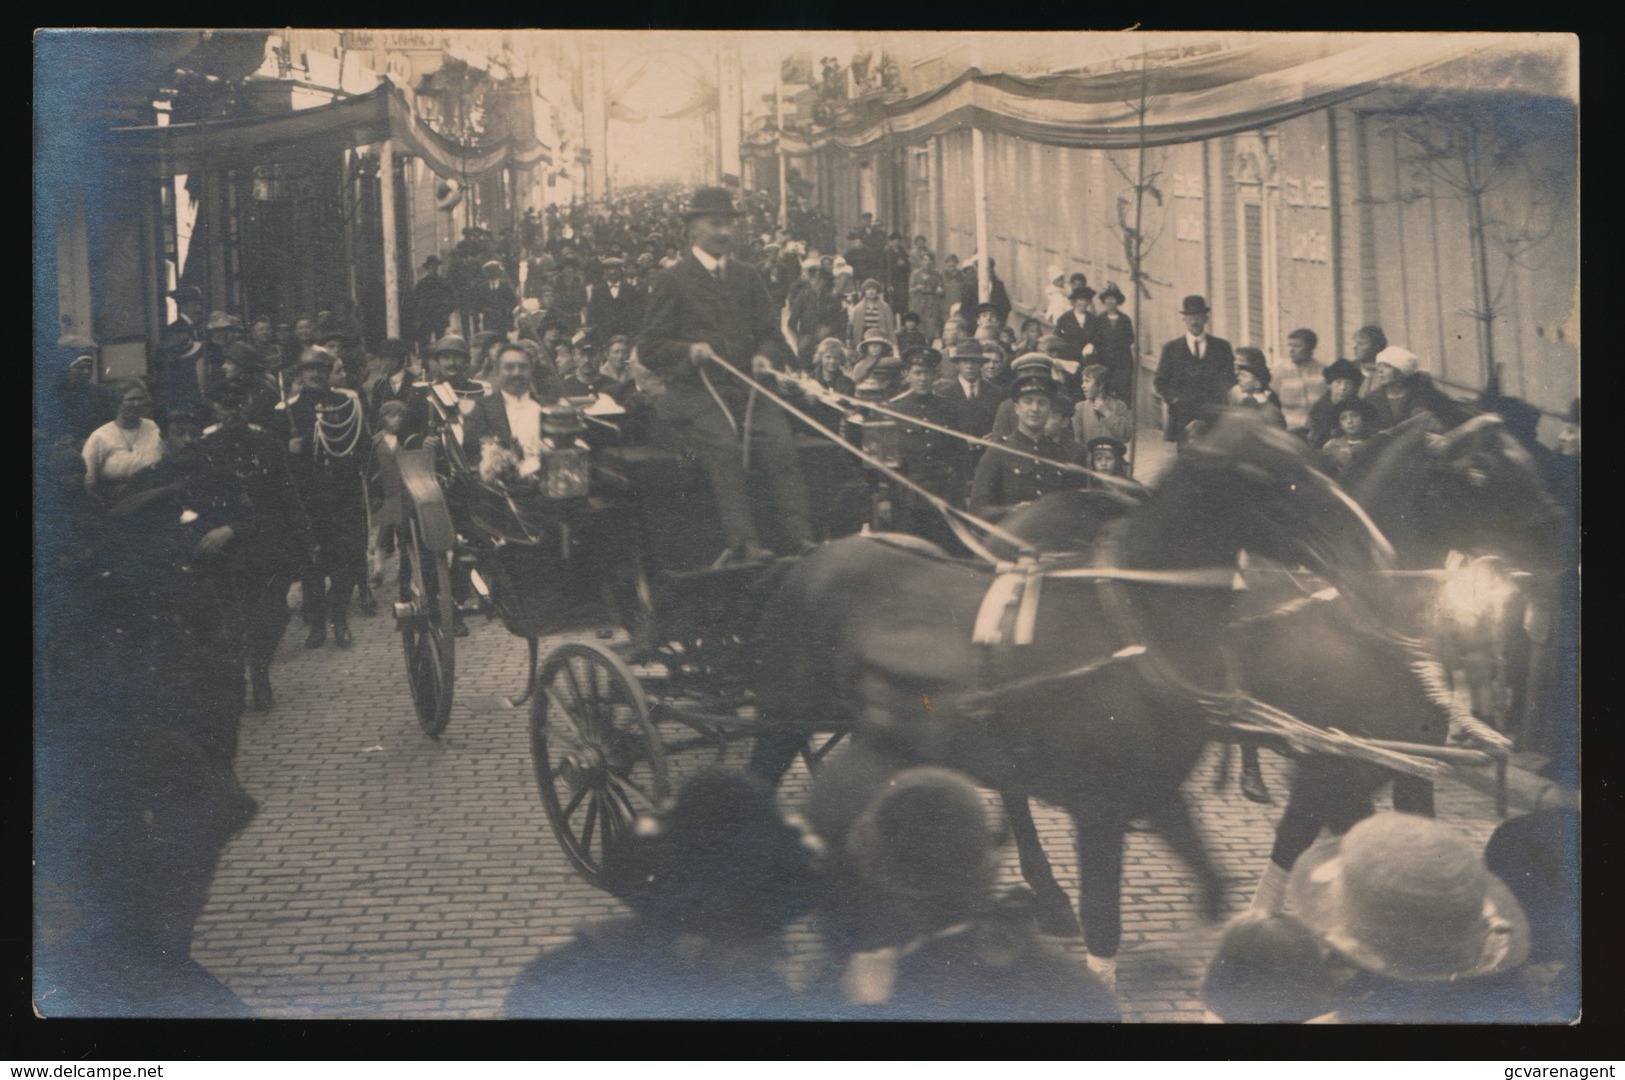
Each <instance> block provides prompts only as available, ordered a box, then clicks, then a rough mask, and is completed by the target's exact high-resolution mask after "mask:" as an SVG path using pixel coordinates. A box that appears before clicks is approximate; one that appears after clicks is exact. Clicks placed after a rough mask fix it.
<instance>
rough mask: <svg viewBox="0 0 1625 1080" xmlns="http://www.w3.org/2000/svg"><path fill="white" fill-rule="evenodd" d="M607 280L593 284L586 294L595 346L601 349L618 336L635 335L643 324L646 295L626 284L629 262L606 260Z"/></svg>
mask: <svg viewBox="0 0 1625 1080" xmlns="http://www.w3.org/2000/svg"><path fill="white" fill-rule="evenodd" d="M603 266H604V281H603V284H601V285H593V286H591V287H590V288H589V290H588V295H587V325H588V326H590V327H592V340H593V344H595V345H597V346H598V347H599V348H600V349H602V348H604V347H605V346H607V345H608V344H609V339H610V338H612V337H615V336H616V335H618V334H625V335H628V336H630V335H632V334H636V333H637V332H638V328H639V327H641V326H642V325H643V299H644V298H643V294H642V293H641V292H640V291H638V290H637V289H635V288H633V287H632V286H630V285H628V284H627V283H626V261H625V260H624V259H619V258H615V257H613V256H612V257H610V258H608V259H605V260H604V263H603Z"/></svg>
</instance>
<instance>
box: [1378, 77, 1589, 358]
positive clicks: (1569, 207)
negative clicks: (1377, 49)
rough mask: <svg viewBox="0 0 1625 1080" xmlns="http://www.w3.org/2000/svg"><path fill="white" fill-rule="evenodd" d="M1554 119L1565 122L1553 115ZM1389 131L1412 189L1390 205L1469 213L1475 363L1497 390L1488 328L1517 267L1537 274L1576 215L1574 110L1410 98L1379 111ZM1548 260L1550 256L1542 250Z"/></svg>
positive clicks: (1438, 96)
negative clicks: (1555, 236)
mask: <svg viewBox="0 0 1625 1080" xmlns="http://www.w3.org/2000/svg"><path fill="white" fill-rule="evenodd" d="M1559 113H1561V114H1563V115H1559ZM1386 116H1387V119H1388V125H1387V130H1388V131H1389V132H1391V133H1393V134H1395V135H1397V136H1399V137H1400V138H1401V139H1402V140H1403V141H1404V145H1406V146H1407V147H1408V148H1409V152H1408V153H1406V154H1405V155H1404V160H1405V161H1406V162H1407V164H1408V165H1409V166H1410V168H1411V179H1412V183H1413V185H1414V187H1413V189H1412V190H1411V191H1409V192H1403V193H1400V195H1398V196H1397V197H1398V198H1400V199H1401V200H1403V201H1406V202H1410V201H1415V200H1417V199H1425V198H1444V199H1459V200H1462V201H1463V202H1464V203H1465V205H1466V211H1467V213H1466V217H1467V238H1468V245H1469V250H1470V253H1471V258H1472V264H1473V266H1472V269H1473V306H1472V307H1471V308H1470V309H1467V310H1466V311H1464V312H1463V314H1466V315H1468V316H1469V317H1471V318H1473V319H1474V320H1476V321H1477V322H1478V324H1479V326H1480V333H1479V362H1480V367H1481V369H1482V372H1483V376H1484V385H1485V386H1486V388H1489V387H1493V386H1495V385H1496V382H1497V379H1496V374H1497V370H1498V368H1497V364H1496V358H1495V320H1496V318H1497V316H1498V315H1499V314H1500V313H1501V312H1502V311H1503V310H1504V309H1505V305H1504V298H1505V295H1506V290H1507V286H1508V284H1509V282H1510V280H1511V276H1512V272H1513V270H1514V268H1518V267H1522V268H1524V269H1531V270H1533V269H1539V268H1540V263H1541V261H1542V260H1541V258H1540V256H1541V253H1542V247H1543V245H1544V244H1545V241H1546V240H1547V239H1548V238H1549V237H1550V236H1551V235H1552V233H1553V232H1554V231H1555V229H1556V228H1557V226H1558V223H1559V222H1560V221H1561V220H1562V219H1563V217H1564V216H1565V215H1569V214H1572V213H1573V192H1574V183H1573V173H1572V166H1573V145H1572V141H1570V142H1569V145H1567V146H1565V145H1563V135H1564V133H1565V132H1567V133H1569V135H1570V137H1571V140H1572V132H1573V110H1572V107H1571V106H1570V105H1569V104H1568V103H1567V102H1555V101H1547V100H1544V99H1522V100H1520V99H1512V98H1501V97H1495V98H1486V97H1483V96H1478V97H1471V98H1469V97H1462V96H1456V95H1446V94H1443V93H1428V94H1422V95H1417V96H1416V97H1414V98H1412V99H1411V100H1410V101H1408V102H1406V103H1404V104H1403V105H1401V106H1400V107H1398V108H1395V109H1393V110H1389V111H1387V112H1386ZM1546 250H1547V251H1548V252H1549V251H1550V250H1551V249H1549V248H1547V249H1546Z"/></svg>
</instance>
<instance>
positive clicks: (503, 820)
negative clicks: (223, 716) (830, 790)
mask: <svg viewBox="0 0 1625 1080" xmlns="http://www.w3.org/2000/svg"><path fill="white" fill-rule="evenodd" d="M471 625H472V635H471V636H470V637H468V638H464V639H460V640H459V641H458V643H457V644H458V650H457V665H458V669H457V676H458V683H457V697H456V704H455V706H454V710H453V713H452V720H451V723H450V725H449V727H448V728H447V730H446V733H445V734H444V735H443V736H442V737H441V738H440V739H438V740H434V739H429V738H427V737H425V736H424V735H423V734H422V732H421V730H420V729H419V727H418V724H417V720H416V717H415V715H414V714H413V711H412V705H411V700H410V697H409V694H408V690H407V686H406V683H405V680H404V677H403V662H402V657H401V652H400V644H399V638H398V636H397V635H396V633H395V631H394V628H393V622H392V620H391V619H390V618H389V616H388V615H387V614H380V615H379V616H377V617H376V618H372V619H364V618H356V619H354V621H353V623H352V626H353V628H354V631H355V637H356V645H355V648H353V649H351V650H349V651H340V650H338V649H336V648H334V647H333V646H332V645H331V644H328V645H327V646H325V647H324V648H322V649H321V650H319V651H307V650H306V649H305V648H304V647H303V639H304V634H303V629H302V627H301V626H300V625H299V624H298V623H297V622H296V623H295V625H294V626H293V627H291V628H290V630H289V632H288V634H287V636H286V637H285V639H284V641H283V646H282V651H281V653H280V654H279V656H278V664H277V667H276V668H275V669H274V678H275V681H276V688H277V705H276V709H275V710H274V711H273V712H271V713H269V714H255V713H250V714H247V716H246V717H245V720H244V724H243V737H242V748H241V751H240V753H239V757H238V772H239V774H240V776H241V778H242V781H243V783H244V785H245V786H246V787H247V788H248V790H249V792H250V793H251V794H252V795H253V796H254V797H255V798H256V799H257V800H258V801H259V804H260V812H259V815H258V817H257V818H256V820H255V821H254V822H253V823H252V824H251V825H250V826H249V827H248V829H247V830H246V831H245V832H244V833H243V834H242V835H241V836H240V837H238V838H237V840H236V841H235V842H234V843H233V844H232V846H231V847H230V848H229V849H228V850H227V852H226V854H225V856H224V858H223V860H222V863H221V866H220V870H219V873H218V876H217V877H216V880H215V883H214V889H213V893H212V896H211V902H210V904H209V907H208V909H207V911H206V912H205V914H204V917H203V919H202V920H201V921H200V923H199V926H198V932H197V937H196V942H195V946H194V955H195V956H196V958H197V959H198V960H199V961H200V962H201V963H202V964H204V966H206V967H207V968H209V969H210V970H211V971H213V972H214V973H215V974H216V975H218V976H219V977H220V978H221V979H222V980H224V981H225V982H226V983H227V984H228V985H230V986H231V987H232V989H234V990H235V991H236V992H237V993H238V994H240V995H241V996H242V997H243V999H244V1000H245V1001H247V1002H248V1003H249V1005H250V1006H251V1007H252V1008H254V1009H255V1010H256V1011H257V1012H258V1013H259V1014H260V1015H262V1016H266V1017H284V1018H289V1017H304V1018H318V1017H350V1018H369V1017H371V1018H489V1017H498V1016H500V1015H501V1007H502V1000H503V997H504V996H505V994H506V992H507V989H508V986H509V984H510V983H511V981H512V979H513V977H514V976H515V974H516V973H517V972H518V970H519V969H520V967H521V966H522V965H524V964H525V963H526V962H528V961H529V960H530V958H531V957H532V956H534V955H535V953H536V952H537V950H538V949H541V948H543V947H548V946H554V945H559V944H562V943H564V942H566V941H568V940H569V939H570V937H571V935H572V934H573V932H574V930H575V928H576V927H578V926H579V925H581V924H582V923H584V922H590V921H594V920H601V919H605V918H609V917H612V916H614V915H616V914H619V913H622V912H623V911H624V909H623V908H622V907H621V906H620V905H619V904H618V903H617V902H616V901H615V900H614V899H612V898H611V897H610V896H609V895H607V894H606V893H603V892H601V891H599V890H597V889H595V888H593V887H592V886H589V885H587V884H586V883H585V882H583V881H582V880H581V879H580V878H579V877H577V876H576V874H575V872H574V871H573V870H572V868H571V866H570V864H569V862H568V860H567V859H566V857H565V855H564V854H563V852H562V850H561V849H560V848H559V846H558V844H557V842H556V841H555V839H554V836H553V833H552V830H551V828H550V826H549V825H548V822H547V818H546V816H545V813H544V811H543V807H542V801H541V798H540V796H539V794H538V792H537V788H536V783H535V778H534V773H533V771H532V764H531V754H530V745H529V737H528V734H527V724H528V711H527V710H525V709H512V708H509V707H508V706H507V704H506V703H505V701H504V695H507V694H511V693H517V692H518V691H519V690H520V689H521V687H522V685H523V682H524V676H525V657H524V646H523V643H522V642H521V641H520V639H518V638H514V637H511V636H510V635H509V634H507V633H506V631H505V630H504V629H503V627H502V626H501V625H500V624H499V623H497V622H494V621H486V620H484V619H475V620H473V621H472V624H471ZM559 640H563V639H559ZM553 644H557V641H546V640H544V642H543V645H542V652H543V655H544V656H545V655H546V652H547V650H548V648H549V647H550V646H551V645H553ZM747 752H748V746H747V745H743V744H742V745H737V746H735V747H734V748H733V749H732V750H730V752H729V755H728V758H727V760H728V761H729V762H731V763H742V761H743V758H744V756H745V754H746V753H747ZM713 760H715V758H714V755H713V754H710V753H707V752H697V751H696V752H690V753H688V754H686V755H683V757H681V758H679V759H678V760H675V761H673V762H672V768H673V772H674V779H677V780H680V779H681V777H682V776H683V774H684V773H685V772H686V771H689V770H692V769H694V768H697V767H700V766H702V765H704V764H708V763H710V762H712V761H713ZM1218 760H1219V751H1218V750H1217V749H1215V750H1213V751H1211V752H1210V753H1209V755H1208V756H1207V757H1206V758H1205V759H1204V760H1203V762H1202V764H1201V765H1200V766H1199V767H1198V769H1197V772H1196V774H1195V775H1194V776H1193V777H1192V779H1191V781H1190V783H1189V785H1188V788H1187V791H1188V796H1189V798H1190V799H1191V801H1192V804H1193V808H1194V815H1195V817H1196V820H1197V823H1198V825H1199V827H1200V828H1201V830H1202V832H1203V834H1204V835H1205V837H1206V838H1207V840H1208V842H1209V844H1210V845H1211V848H1212V850H1213V851H1214V852H1215V855H1216V858H1217V859H1218V860H1219V865H1220V871H1221V873H1223V874H1225V875H1226V877H1227V880H1228V881H1229V882H1230V889H1229V908H1230V910H1231V911H1237V910H1240V909H1241V908H1242V907H1244V906H1245V904H1246V903H1247V901H1248V899H1249V898H1250V896H1251V892H1252V888H1253V885H1254V883H1255V881H1256V876H1257V874H1258V873H1259V872H1260V871H1261V870H1262V868H1263V866H1264V863H1265V859H1266V858H1267V853H1268V850H1269V844H1270V840H1271V830H1272V827H1273V823H1274V821H1275V819H1276V817H1277V815H1278V813H1279V807H1278V806H1273V807H1271V806H1258V805H1255V804H1253V803H1249V802H1247V801H1245V800H1243V799H1242V798H1241V796H1240V795H1239V794H1238V793H1237V791H1236V789H1235V785H1234V783H1233V782H1232V783H1231V784H1229V785H1227V787H1226V789H1225V790H1224V791H1222V792H1215V791H1213V790H1212V788H1213V785H1212V781H1213V778H1214V775H1215V770H1216V768H1217V764H1218ZM1264 764H1265V769H1266V775H1267V776H1268V778H1269V781H1270V784H1271V787H1272V789H1273V791H1274V792H1275V794H1276V796H1277V798H1281V797H1283V796H1284V795H1285V791H1286V783H1285V777H1284V775H1283V771H1282V769H1281V768H1280V762H1279V759H1277V758H1275V757H1274V756H1272V755H1269V754H1266V755H1264ZM807 781H808V778H807V775H806V773H805V772H804V771H803V766H802V765H801V764H800V763H798V764H797V766H796V771H795V772H794V773H792V774H791V776H790V777H789V778H788V779H787V781H786V783H785V784H784V787H783V789H782V798H783V800H784V803H785V805H786V806H787V807H796V806H798V805H800V804H801V803H802V802H804V800H805V798H806V796H807V791H808V782H807ZM989 798H990V800H991V799H992V796H991V795H989ZM1439 803H1440V816H1441V817H1442V818H1443V819H1444V820H1447V821H1451V822H1453V823H1455V824H1457V825H1459V826H1461V827H1463V828H1465V829H1466V830H1467V831H1469V832H1470V833H1471V834H1472V835H1473V836H1474V837H1475V838H1476V839H1478V840H1482V839H1484V837H1485V836H1487V834H1488V831H1489V829H1490V828H1491V826H1492V818H1493V809H1492V807H1491V805H1490V802H1489V800H1487V799H1485V798H1482V797H1480V796H1478V795H1476V794H1474V793H1472V792H1469V791H1467V790H1466V789H1464V788H1461V787H1459V786H1456V785H1446V786H1443V787H1441V790H1440V796H1439ZM1038 824H1039V828H1040V831H1041V834H1042V836H1043V839H1044V842H1045V846H1046V848H1047V849H1048V851H1049V854H1050V856H1051V858H1052V860H1053V862H1054V864H1055V868H1056V871H1057V875H1058V877H1059V878H1060V880H1061V882H1062V884H1063V885H1064V886H1065V887H1066V888H1067V889H1068V890H1069V892H1072V894H1073V895H1074V896H1075V891H1074V890H1075V888H1076V860H1075V857H1074V855H1073V853H1072V851H1071V830H1070V825H1069V824H1068V823H1067V822H1066V821H1065V819H1064V818H1063V817H1062V816H1061V815H1060V814H1058V813H1056V812H1054V811H1052V810H1049V809H1047V808H1043V807H1039V808H1038ZM1002 876H1003V878H1004V883H1005V884H1012V885H1013V884H1016V883H1017V882H1019V880H1020V875H1019V870H1018V869H1017V866H1016V858H1015V853H1014V850H1013V848H1012V849H1009V850H1007V851H1006V853H1005V864H1004V868H1003V872H1002ZM1124 885H1125V894H1124V898H1123V911H1124V937H1123V947H1122V951H1121V953H1120V954H1119V964H1120V967H1119V986H1118V989H1119V995H1120V997H1121V999H1122V1002H1123V1009H1124V1015H1125V1018H1127V1019H1130V1020H1139V1021H1196V1020H1199V1019H1200V1018H1201V1015H1202V1009H1201V1005H1200V1003H1199V1001H1198V998H1197V988H1198V987H1199V985H1200V980H1201V974H1202V971H1203V968H1204V965H1205V964H1206V961H1207V959H1208V957H1209V955H1210V954H1211V952H1212V949H1213V945H1214V942H1215V940H1216V938H1217V934H1218V926H1217V925H1209V924H1204V923H1203V922H1202V920H1201V919H1200V917H1199V915H1198V914H1197V903H1196V899H1195V884H1194V879H1192V878H1191V876H1190V875H1189V874H1188V873H1187V871H1186V870H1185V868H1184V867H1183V866H1182V865H1181V864H1179V863H1178V862H1177V861H1176V860H1175V859H1174V858H1173V856H1172V855H1171V854H1170V853H1169V852H1168V850H1167V849H1166V847H1165V846H1164V845H1163V843H1162V841H1161V840H1160V839H1159V838H1157V837H1155V836H1153V835H1151V834H1148V833H1141V832H1136V833H1133V834H1131V835H1130V837H1129V840H1128V848H1127V853H1126V856H1125V882H1124ZM789 941H790V955H789V960H788V963H789V970H788V975H789V977H790V979H791V981H792V983H793V984H795V983H798V982H804V981H805V980H806V979H807V978H808V977H809V974H810V972H811V970H812V968H813V966H814V964H815V962H816V961H817V959H818V957H819V945H818V939H817V935H816V934H815V933H814V932H813V930H812V929H811V928H810V927H809V926H798V927H796V928H794V929H793V930H792V932H791V933H790V935H789ZM1068 946H1069V947H1070V948H1072V949H1074V950H1075V951H1076V952H1077V953H1078V955H1080V956H1081V955H1082V954H1083V949H1082V945H1081V943H1078V942H1069V943H1068Z"/></svg>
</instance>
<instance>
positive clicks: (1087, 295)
mask: <svg viewBox="0 0 1625 1080" xmlns="http://www.w3.org/2000/svg"><path fill="white" fill-rule="evenodd" d="M1094 298H1095V290H1093V289H1091V288H1090V287H1089V286H1087V285H1079V286H1078V287H1077V288H1076V289H1073V290H1072V292H1071V293H1070V294H1069V295H1068V296H1067V299H1068V300H1093V299H1094Z"/></svg>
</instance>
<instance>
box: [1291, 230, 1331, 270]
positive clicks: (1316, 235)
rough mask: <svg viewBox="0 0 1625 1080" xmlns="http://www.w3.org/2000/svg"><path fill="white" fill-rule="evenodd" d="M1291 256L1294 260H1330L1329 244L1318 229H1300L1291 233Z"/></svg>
mask: <svg viewBox="0 0 1625 1080" xmlns="http://www.w3.org/2000/svg"><path fill="white" fill-rule="evenodd" d="M1292 258H1293V259H1294V260H1295V261H1296V262H1309V263H1324V262H1330V261H1331V245H1330V242H1329V241H1328V240H1327V237H1326V234H1325V233H1323V232H1321V231H1320V230H1319V229H1302V230H1298V231H1295V232H1294V233H1293V234H1292Z"/></svg>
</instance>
